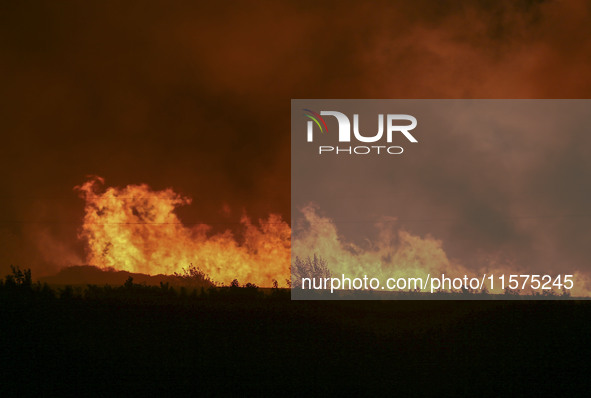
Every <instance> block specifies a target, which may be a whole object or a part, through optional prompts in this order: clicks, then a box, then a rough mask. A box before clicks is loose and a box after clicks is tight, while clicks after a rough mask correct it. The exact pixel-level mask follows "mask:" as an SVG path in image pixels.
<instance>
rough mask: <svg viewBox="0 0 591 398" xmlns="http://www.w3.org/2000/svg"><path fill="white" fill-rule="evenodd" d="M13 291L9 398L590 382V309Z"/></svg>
mask: <svg viewBox="0 0 591 398" xmlns="http://www.w3.org/2000/svg"><path fill="white" fill-rule="evenodd" d="M0 291H1V294H0V355H1V356H0V368H1V372H2V384H1V387H0V388H1V390H2V392H5V393H6V392H7V393H9V395H18V396H24V395H29V394H25V393H33V395H35V396H37V395H55V394H56V393H57V391H59V390H63V389H71V390H73V391H77V392H82V393H83V394H84V395H88V394H92V395H96V394H98V393H100V392H102V391H107V390H111V392H110V393H109V395H111V393H112V391H113V390H114V391H115V392H116V393H118V395H130V396H136V395H137V394H138V391H140V390H149V391H152V392H156V393H157V392H162V393H170V391H178V390H179V389H181V390H184V391H187V392H189V391H191V392H196V393H218V394H219V393H222V394H223V393H231V394H232V393H233V394H236V395H244V394H256V392H259V391H261V390H262V391H263V392H264V393H265V394H264V395H286V394H289V395H296V394H297V395H300V394H303V393H309V392H312V393H314V395H318V394H320V393H323V392H330V391H333V389H335V388H337V389H339V390H342V389H347V390H349V391H350V392H352V393H360V394H363V395H372V394H373V393H377V392H379V391H384V389H385V390H386V392H387V393H388V395H392V396H396V395H402V394H405V395H410V396H416V395H444V396H445V395H448V394H450V393H451V394H454V395H455V394H461V395H474V396H488V395H497V396H499V395H500V394H503V395H507V396H519V395H522V394H524V393H531V392H533V391H534V390H535V391H543V392H544V394H543V396H546V395H547V394H549V393H550V392H553V391H554V392H557V393H560V395H564V394H567V393H568V392H570V391H576V389H580V390H579V391H582V389H583V388H586V385H587V384H588V378H589V375H588V373H589V369H590V365H589V361H590V359H589V358H590V357H589V354H590V352H589V343H588V339H589V336H590V332H591V322H590V320H591V306H590V305H589V302H577V301H516V302H508V301H486V302H474V301H437V302H425V301H384V302H326V301H324V302H314V301H307V302H292V301H290V299H289V292H288V291H283V290H279V289H278V290H276V291H273V292H271V294H262V293H261V292H260V291H257V289H254V288H253V289H246V288H236V289H226V290H224V291H223V292H221V293H219V292H218V293H216V294H205V295H203V296H202V295H192V294H190V293H188V292H183V293H179V292H178V291H176V292H175V291H173V290H170V289H168V288H167V287H166V286H163V287H159V288H156V287H154V288H149V287H142V286H138V285H133V284H128V285H127V286H126V287H124V286H122V287H119V288H112V289H104V288H89V289H87V290H86V291H85V292H81V295H80V296H79V295H77V294H75V292H72V291H69V290H67V289H65V290H61V291H58V292H57V293H56V292H51V291H50V290H48V289H47V288H46V289H43V288H42V287H41V286H40V285H39V286H7V285H6V284H4V285H2V286H1V289H0ZM185 293H186V294H185ZM0 395H1V396H7V395H5V394H1V393H0ZM167 395H168V394H167ZM583 395H586V394H583Z"/></svg>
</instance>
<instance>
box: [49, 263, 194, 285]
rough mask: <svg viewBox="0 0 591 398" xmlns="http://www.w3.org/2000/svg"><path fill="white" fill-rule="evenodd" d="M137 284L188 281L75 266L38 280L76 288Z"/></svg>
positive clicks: (178, 278)
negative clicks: (127, 283)
mask: <svg viewBox="0 0 591 398" xmlns="http://www.w3.org/2000/svg"><path fill="white" fill-rule="evenodd" d="M129 277H132V278H133V282H134V283H137V284H145V285H147V286H159V285H160V283H161V282H162V283H168V284H169V285H170V286H187V285H190V284H191V283H190V281H189V280H187V279H183V278H181V277H178V276H175V275H162V274H159V275H146V274H139V273H133V272H128V271H117V270H115V269H112V268H110V269H109V268H107V269H104V268H98V267H95V266H92V265H76V266H72V267H67V268H63V269H62V270H61V271H60V272H58V273H57V274H55V275H51V276H46V277H43V278H39V281H40V282H41V283H47V284H49V285H51V286H65V285H71V286H78V285H84V286H86V285H99V286H100V285H111V286H121V285H123V284H124V283H125V281H126V280H127V279H128V278H129Z"/></svg>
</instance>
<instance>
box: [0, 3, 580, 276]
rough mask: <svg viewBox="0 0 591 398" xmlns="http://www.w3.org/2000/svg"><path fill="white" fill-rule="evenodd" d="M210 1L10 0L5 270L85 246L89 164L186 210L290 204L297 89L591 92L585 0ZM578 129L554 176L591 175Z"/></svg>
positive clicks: (0, 234) (430, 94) (1, 149)
mask: <svg viewBox="0 0 591 398" xmlns="http://www.w3.org/2000/svg"><path fill="white" fill-rule="evenodd" d="M201 3H202V2H200V3H197V2H175V3H170V2H163V1H153V2H143V1H129V2H115V1H95V2H74V1H72V2H52V1H47V2H37V1H35V2H29V1H19V2H4V3H3V4H2V5H0V73H1V74H0V76H2V90H3V95H2V106H1V107H0V116H1V119H0V134H1V137H2V145H1V146H0V162H1V163H0V167H1V172H0V173H1V176H2V179H1V182H0V183H1V191H0V250H1V253H2V260H1V263H0V271H2V273H5V272H6V270H7V269H8V266H9V265H10V264H15V265H20V266H25V267H31V268H33V270H34V272H37V274H42V273H51V272H54V271H55V270H57V269H58V268H59V267H60V266H61V265H64V264H68V263H70V264H71V263H80V261H81V259H83V258H84V251H83V247H82V245H81V244H80V242H79V241H78V239H77V238H76V233H77V231H78V230H79V228H80V225H81V222H82V218H83V215H84V213H83V208H84V203H83V201H82V200H81V199H80V198H79V197H78V194H77V193H76V192H75V191H74V190H73V187H74V186H76V185H80V184H81V183H83V182H84V181H85V180H86V176H87V175H99V176H101V177H104V178H105V181H106V183H107V184H108V185H111V186H125V185H127V184H139V183H147V184H149V185H150V186H151V187H152V188H153V189H156V190H159V189H164V188H167V187H173V188H174V190H175V191H176V192H179V193H180V194H182V195H186V196H190V197H192V198H193V203H192V205H191V206H186V207H185V208H181V209H180V210H179V216H180V217H181V220H183V221H184V222H189V223H190V222H197V221H199V222H201V221H202V222H207V223H211V224H214V225H217V224H218V223H222V222H224V223H227V222H230V223H232V222H236V223H238V222H239V220H240V217H241V216H242V215H243V214H244V213H247V214H249V215H250V216H251V217H252V218H253V219H258V218H266V217H267V216H268V214H270V213H278V214H280V215H282V216H283V218H284V219H286V220H288V221H289V218H290V145H289V144H290V124H289V118H290V99H291V98H588V97H589V93H590V92H591V75H590V74H589V73H588V72H589V69H590V68H589V65H591V27H590V26H589V24H588V20H589V17H590V13H591V6H590V5H589V3H588V2H586V1H583V0H581V1H574V0H573V1H548V2H539V1H466V2H455V1H449V2H448V1H438V2H433V1H428V0H424V1H412V2H411V1H407V2H402V1H394V2H393V1H387V2H386V1H384V2H371V3H364V4H361V3H359V2H348V1H338V2H337V1H327V2H312V1H273V2H271V1H260V2H256V3H254V2H252V3H251V2H248V3H246V2H244V3H237V2H232V3H225V2H219V3H221V4H218V3H216V4H215V5H213V4H209V5H205V4H201ZM571 144H572V145H573V152H572V157H567V158H564V159H557V162H558V163H557V164H556V167H554V166H553V164H551V163H547V164H545V166H544V167H545V168H544V170H543V173H545V174H541V175H546V174H547V175H548V178H550V179H555V180H557V181H558V180H560V178H561V177H560V176H561V175H562V174H561V173H564V170H565V168H570V169H572V167H575V170H581V173H583V174H584V173H586V174H584V175H583V174H582V175H581V176H580V178H581V179H584V178H587V177H588V176H589V171H588V170H589V169H588V167H587V168H585V167H586V165H587V164H588V163H586V162H584V161H583V160H584V156H585V152H584V147H582V146H580V145H578V144H577V142H572V143H571ZM425 167H427V166H425ZM450 167H451V166H450ZM577 167H578V169H577ZM585 170H586V171H585ZM540 184H543V181H540ZM557 198H558V196H557ZM557 205H560V201H559V200H558V199H557ZM475 206H476V204H475ZM228 210H229V211H228ZM225 225H227V224H225ZM484 227H485V226H483V228H484ZM476 228H478V226H476ZM478 234H479V232H478V231H475V235H474V236H478Z"/></svg>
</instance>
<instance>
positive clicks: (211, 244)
mask: <svg viewBox="0 0 591 398" xmlns="http://www.w3.org/2000/svg"><path fill="white" fill-rule="evenodd" d="M102 184H104V180H103V179H102V178H100V177H94V178H92V179H90V180H89V181H87V182H85V183H84V184H82V185H80V186H77V187H76V188H75V189H76V190H78V191H79V192H80V195H81V197H82V198H83V199H84V200H85V201H86V206H85V215H84V223H83V226H82V228H81V230H80V232H79V238H80V239H83V240H84V241H85V242H86V245H87V258H86V259H87V262H88V263H89V264H92V265H96V266H99V267H113V268H117V269H122V270H126V271H131V272H139V273H146V274H152V275H154V274H159V273H163V274H171V273H173V272H180V271H181V269H182V268H187V266H188V265H189V264H191V263H192V264H193V265H195V266H198V267H199V268H201V270H203V271H204V272H205V273H206V274H209V275H210V277H211V278H212V279H213V280H214V281H217V282H222V283H225V284H229V283H230V282H231V281H232V280H233V279H235V278H236V279H238V280H239V281H240V282H242V283H245V282H251V283H255V284H257V285H259V286H270V285H271V284H272V280H273V279H276V280H278V281H279V283H280V284H281V283H282V282H283V281H285V280H286V279H288V278H289V261H290V260H289V259H290V248H291V242H290V235H291V230H290V227H289V225H288V224H287V223H286V222H284V221H283V220H282V219H281V217H280V216H278V215H274V214H271V215H270V216H269V218H268V219H267V220H259V226H256V225H253V224H252V223H251V221H250V219H249V218H248V217H246V216H244V217H242V219H241V224H242V227H243V228H244V233H243V242H242V243H238V241H237V239H236V237H235V236H234V235H233V234H232V232H231V231H229V230H227V231H225V232H223V233H220V234H215V235H211V234H209V233H208V232H209V231H210V229H211V227H210V226H207V225H204V224H200V225H195V226H192V227H188V226H185V225H183V224H182V222H181V221H180V219H179V218H178V217H177V215H176V214H175V213H174V210H175V209H176V208H177V207H179V206H182V205H188V204H190V203H191V199H190V198H187V197H183V196H181V195H179V194H177V193H175V192H174V191H173V190H172V189H165V190H162V191H154V190H152V189H150V187H148V186H147V185H146V184H141V185H128V186H126V187H125V188H114V187H109V188H107V189H106V190H105V191H104V192H103V193H99V189H100V186H101V185H102Z"/></svg>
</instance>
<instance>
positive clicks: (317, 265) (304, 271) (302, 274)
mask: <svg viewBox="0 0 591 398" xmlns="http://www.w3.org/2000/svg"><path fill="white" fill-rule="evenodd" d="M291 275H292V284H293V287H300V286H301V284H302V278H330V276H331V272H330V270H329V269H328V267H327V263H326V260H325V259H323V258H322V257H320V256H317V255H316V253H314V257H313V258H310V257H309V256H308V258H307V259H305V260H302V259H301V258H299V257H298V256H296V258H295V261H294V263H293V264H292V265H291Z"/></svg>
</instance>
